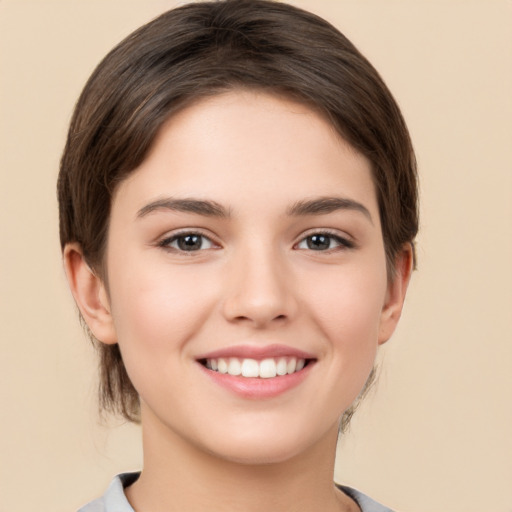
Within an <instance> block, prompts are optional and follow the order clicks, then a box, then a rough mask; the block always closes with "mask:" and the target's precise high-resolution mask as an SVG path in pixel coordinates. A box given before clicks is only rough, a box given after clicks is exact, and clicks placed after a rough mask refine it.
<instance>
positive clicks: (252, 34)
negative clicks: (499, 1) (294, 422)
mask: <svg viewBox="0 0 512 512" xmlns="http://www.w3.org/2000/svg"><path fill="white" fill-rule="evenodd" d="M235 88H251V89H258V90H263V91H268V92H270V93H274V94H276V93H277V94H281V95H285V96H286V97H288V98H291V99H294V100H297V101H300V102H302V103H305V104H307V105H309V106H311V107H312V108H314V109H315V110H316V111H318V112H320V113H322V114H323V115H324V116H325V117H326V118H327V119H328V120H329V121H330V122H331V123H332V125H333V126H334V127H335V129H336V130H337V131H338V133H339V134H340V135H341V136H342V137H343V138H344V139H345V140H347V141H348V142H349V143H350V144H351V145H352V146H353V147H354V148H356V149H357V150H358V151H359V152H360V153H362V154H363V155H365V156H366V157H367V158H368V159H369V161H370V162H371V163H372V170H373V179H374V183H375V186H376V190H377V199H378V205H379V211H380V216H381V223H382V234H383V239H384V245H385V249H386V257H387V262H388V270H389V272H390V275H392V271H393V269H394V261H395V259H396V256H397V254H398V252H399V251H400V250H401V249H402V247H403V246H404V244H406V243H411V244H412V243H413V240H414V237H415V236H416V233H417V229H418V207H417V176H416V163H415V158H414V153H413V149H412V145H411V141H410V137H409V133H408V131H407V127H406V125H405V123H404V120H403V118H402V115H401V113H400V110H399V108H398V106H397V104H396V102H395V101H394V99H393V97H392V95H391V93H390V92H389V90H388V89H387V87H386V85H385V84H384V82H383V81H382V79H381V78H380V76H379V74H378V73H377V72H376V70H375V69H374V68H373V67H372V65H371V64H370V63H369V62H368V61H367V60H366V59H365V58H364V57H363V56H362V55H361V53H359V51H358V50H357V49H356V48H355V47H354V45H353V44H352V43H351V42H350V41H349V40H348V39H347V38H346V37H345V36H344V35H342V34H341V33H340V32H339V31H338V30H337V29H336V28H334V27H333V26H332V25H330V24H329V23H327V22H326V21H325V20H323V19H321V18H319V17H318V16H315V15H313V14H311V13H308V12H306V11H304V10H301V9H299V8H296V7H293V6H290V5H287V4H283V3H277V2H273V1H267V0H223V1H222V0H221V1H217V2H200V3H192V4H187V5H185V6H182V7H179V8H176V9H173V10H171V11H168V12H166V13H164V14H162V15H161V16H159V17H158V18H156V19H155V20H153V21H152V22H150V23H148V24H146V25H144V26H143V27H141V28H139V29H138V30H136V31H135V32H134V33H132V34H131V35H129V36H128V37H127V38H126V39H125V40H124V41H122V42H121V43H120V44H119V45H118V46H116V47H115V48H114V49H113V50H112V51H111V52H110V53H109V54H108V55H107V56H106V57H105V58H104V59H103V60H102V62H101V63H100V64H99V65H98V67H97V68H96V70H95V71H94V72H93V74H92V76H91V77H90V78H89V80H88V82H87V84H86V85H85V88H84V90H83V92H82V94H81V96H80V98H79V100H78V102H77V105H76V107H75V111H74V115H73V117H72V120H71V125H70V128H69V133H68V137H67V142H66V146H65V149H64V153H63V156H62V161H61V167H60V174H59V180H58V198H59V214H60V239H61V245H62V248H64V246H65V245H66V244H67V243H71V242H78V243H79V244H80V245H81V248H82V251H83V255H84V258H85V260H86V261H87V263H88V264H89V265H90V266H91V268H93V269H94V270H95V271H96V272H98V273H99V275H100V276H103V277H105V274H104V272H103V270H104V269H103V265H102V263H103V259H104V258H103V257H104V249H105V245H106V239H107V231H108V224H109V215H110V208H111V198H112V194H113V192H114V190H115V188H116V186H117V185H118V184H119V183H120V182H121V181H122V180H123V179H125V178H126V177H127V175H128V174H129V173H130V172H132V171H133V170H134V169H135V168H137V167H138V166H139V165H140V164H141V163H142V162H143V160H144V158H145V157H146V155H147V154H148V150H149V149H150V147H151V145H152V143H153V141H154V140H155V136H156V134H157V132H158V130H159V128H160V127H161V126H162V124H163V123H164V121H166V120H167V119H168V118H169V116H171V115H172V114H173V113H175V112H176V111H177V110H179V109H182V108H184V107H185V106H187V105H188V104H190V103H191V102H193V101H195V100H197V99H198V98H200V97H204V96H208V95H213V94H218V93H220V92H223V91H227V90H230V89H235ZM89 334H90V333H89ZM90 335H91V334H90ZM91 338H92V339H93V337H92V335H91ZM96 345H97V347H98V349H99V352H100V368H101V382H100V398H101V405H102V407H103V408H104V409H105V410H110V411H113V412H120V413H121V414H122V415H123V416H124V417H125V418H127V419H128V420H130V421H136V420H137V418H138V414H139V402H138V395H137V392H136V390H135V389H134V388H133V385H132V384H131V382H130V379H129V377H128V375H127V373H126V370H125V367H124V364H123V361H122V358H121V353H120V351H119V347H118V345H105V344H102V343H98V342H96ZM352 413H353V411H352V410H348V411H347V412H346V413H345V415H344V423H343V424H344V425H345V424H346V423H347V422H348V419H349V418H350V416H351V415H352Z"/></svg>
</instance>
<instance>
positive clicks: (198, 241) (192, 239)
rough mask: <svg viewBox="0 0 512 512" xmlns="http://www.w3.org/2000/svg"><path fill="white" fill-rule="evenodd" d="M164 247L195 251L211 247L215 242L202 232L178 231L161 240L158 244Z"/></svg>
mask: <svg viewBox="0 0 512 512" xmlns="http://www.w3.org/2000/svg"><path fill="white" fill-rule="evenodd" d="M158 245H159V246H160V247H163V248H165V249H173V250H176V251H182V252H195V251H202V250H205V249H212V248H213V247H214V246H215V244H214V243H213V242H212V241H211V240H210V239H209V238H208V237H207V236H205V235H203V234H202V233H189V232H186V233H178V234H176V235H173V236H170V237H168V238H165V239H164V240H162V241H161V242H160V243H159V244H158Z"/></svg>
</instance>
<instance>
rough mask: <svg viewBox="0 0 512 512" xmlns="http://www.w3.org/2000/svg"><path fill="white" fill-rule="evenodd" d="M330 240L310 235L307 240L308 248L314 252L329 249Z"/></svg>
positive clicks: (325, 237)
mask: <svg viewBox="0 0 512 512" xmlns="http://www.w3.org/2000/svg"><path fill="white" fill-rule="evenodd" d="M329 242H330V239H329V237H328V236H325V235H312V236H310V237H309V238H308V247H309V249H313V250H314V251H319V250H322V249H329Z"/></svg>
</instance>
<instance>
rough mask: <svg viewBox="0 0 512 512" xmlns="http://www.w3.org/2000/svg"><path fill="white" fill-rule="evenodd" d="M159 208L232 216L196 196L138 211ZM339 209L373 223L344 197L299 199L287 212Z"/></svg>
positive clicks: (140, 214)
mask: <svg viewBox="0 0 512 512" xmlns="http://www.w3.org/2000/svg"><path fill="white" fill-rule="evenodd" d="M158 210H171V211H176V212H184V213H195V214H197V215H203V216H205V217H218V218H226V219H227V218H230V217H231V211H230V210H229V209H227V208H225V207H224V206H222V205H221V204H219V203H217V202H216V201H211V200H205V199H195V198H187V199H177V198H172V197H168V198H163V199H157V200H156V201H152V202H151V203H149V204H147V205H146V206H144V207H142V208H141V209H140V210H139V211H138V212H137V217H138V218H141V217H145V216H146V215H149V214H150V213H152V212H154V211H158ZM339 210H352V211H357V212H361V213H362V214H364V216H365V217H367V218H368V219H369V220H370V222H371V223H372V224H373V219H372V216H371V214H370V212H369V210H368V209H367V208H366V207H365V206H364V205H363V204H361V203H359V202H357V201H354V200H353V199H348V198H344V197H317V198H312V199H304V200H301V201H297V202H295V203H293V204H292V205H291V206H290V207H289V208H288V209H287V210H286V214H287V215H288V216H290V217H301V216H306V215H326V214H329V213H333V212H336V211H339Z"/></svg>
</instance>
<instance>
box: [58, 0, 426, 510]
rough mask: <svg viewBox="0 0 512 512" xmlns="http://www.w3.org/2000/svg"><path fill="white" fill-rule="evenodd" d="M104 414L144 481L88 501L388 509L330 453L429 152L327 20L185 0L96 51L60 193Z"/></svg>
mask: <svg viewBox="0 0 512 512" xmlns="http://www.w3.org/2000/svg"><path fill="white" fill-rule="evenodd" d="M58 194H59V204H60V230H61V231H60V233H61V243H62V249H63V256H64V263H65V268H66V273H67V277H68V280H69V283H70V287H71V290H72V293H73V296H74V298H75V300H76V303H77V305H78V307H79V309H80V312H81V316H82V317H83V319H84V320H85V322H86V324H87V327H88V330H89V334H90V335H91V337H92V338H93V340H94V341H95V343H96V344H97V347H98V350H99V354H100V361H101V366H100V367H101V388H100V396H101V404H102V406H103V407H104V408H105V409H106V410H110V411H112V412H116V413H120V414H121V415H123V416H124V417H125V418H127V419H128V420H130V421H140V422H141V424H142V432H143V447H144V467H143V469H142V472H141V473H140V474H139V473H136V474H134V473H132V474H123V475H119V476H118V477H116V479H115V480H114V481H113V482H112V484H111V486H110V487H109V489H108V490H107V492H106V494H105V495H104V496H103V497H102V498H100V499H98V500H96V501H93V502H92V503H90V504H89V505H86V506H85V507H84V508H82V509H81V510H82V511H83V512H98V511H104V512H130V511H134V510H135V511H136V512H144V511H152V512H160V511H161V512H163V511H166V512H167V511H171V510H186V511H189V512H193V511H200V510H201V511H202V510H206V509H213V510H219V511H220V510H223V511H231V510H245V511H252V510H254V511H256V510H258V511H261V510H267V509H269V510H270V509H272V510H275V511H292V510H293V511H312V510H322V511H324V512H331V511H357V510H363V511H365V512H376V511H385V510H389V509H387V508H385V507H383V506H381V505H379V504H377V503H375V502H374V501H372V500H371V499H370V498H368V497H366V496H364V495H363V494H362V493H360V492H358V491H355V490H353V489H349V488H347V487H343V486H339V485H335V484H333V481H332V480H333V471H334V455H335V447H336V442H337V437H338V433H339V430H340V428H341V429H343V428H344V427H345V426H346V425H347V423H348V421H349V419H350V417H351V415H352V413H353V410H354V406H355V403H356V402H357V400H358V398H359V397H360V396H361V394H362V392H363V391H364V390H365V388H367V386H368V385H369V382H370V381H371V378H372V375H373V371H372V369H373V364H374V359H375V355H376V352H377V349H378V346H379V345H380V344H382V343H384V342H386V341H387V340H388V339H389V338H390V336H391V334H392V333H393V330H394V328H395V326H396V324H397V322H398V320H399V317H400V313H401V309H402V305H403V301H404V298H405V293H406V289H407V284H408V281H409V277H410V274H411V270H412V267H413V264H414V261H413V260H414V254H413V241H414V237H415V235H416V232H417V225H418V219H417V204H416V203H417V192H416V170H415V160H414V155H413V151H412V146H411V142H410V139H409V135H408V132H407V129H406V126H405V124H404V122H403V119H402V116H401V114H400V112H399V109H398V107H397V105H396V103H395V101H394V100H393V98H392V96H391V94H390V93H389V91H388V90H387V88H386V86H385V85H384V83H383V82H382V80H381V79H380V77H379V76H378V74H377V72H376V71H375V70H374V69H373V67H372V66H371V65H370V64H369V63H368V62H367V61H366V59H365V58H364V57H363V56H362V55H361V54H360V53H359V52H358V51H357V50H356V49H355V48H354V46H353V45H352V44H351V43H350V42H349V41H348V40H347V39H346V38H345V37H344V36H343V35H342V34H340V33H339V32H338V31H337V30H336V29H335V28H333V27H332V26H331V25H329V24H328V23H327V22H325V21H324V20H322V19H320V18H318V17H316V16H314V15H312V14H310V13H307V12H304V11H302V10H299V9H297V8H295V7H292V6H289V5H286V4H283V3H274V2H268V1H262V0H231V1H230V0H228V1H220V2H205V3H194V4H189V5H185V6H183V7H180V8H178V9H175V10H172V11H169V12H167V13H165V14H163V15H162V16H160V17H159V18H157V19H156V20H154V21H153V22H151V23H149V24H147V25H145V26H144V27H142V28H140V29H139V30H137V31H136V32H134V33H133V34H132V35H130V36H129V37H128V38H127V39H125V40H124V41H123V42H121V43H120V44H119V45H118V46H117V47H116V48H114V50H112V51H111V52H110V53H109V54H108V55H107V56H106V57H105V59H104V60H103V61H102V62H101V63H100V65H99V66H98V68H97V69H96V70H95V72H94V73H93V75H92V76H91V78H90V79H89V81H88V83H87V85H86V86H85V89H84V91H83V93H82V95H81V97H80V99H79V101H78V103H77V106H76V110H75V113H74V116H73V119H72V122H71V126H70V130H69V135H68V140H67V144H66V148H65V151H64V155H63V157H62V163H61V172H60V176H59V183H58Z"/></svg>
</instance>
